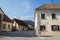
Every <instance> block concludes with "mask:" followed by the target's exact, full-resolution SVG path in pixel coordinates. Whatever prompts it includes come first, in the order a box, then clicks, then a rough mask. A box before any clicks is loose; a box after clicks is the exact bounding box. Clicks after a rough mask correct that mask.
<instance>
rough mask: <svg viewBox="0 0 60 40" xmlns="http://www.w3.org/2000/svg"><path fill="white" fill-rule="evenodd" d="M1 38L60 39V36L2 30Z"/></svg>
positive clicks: (10, 39) (12, 39)
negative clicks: (37, 35)
mask: <svg viewBox="0 0 60 40" xmlns="http://www.w3.org/2000/svg"><path fill="white" fill-rule="evenodd" d="M0 40H60V36H59V35H58V36H56V35H55V36H39V37H36V36H34V33H33V31H17V32H0Z"/></svg>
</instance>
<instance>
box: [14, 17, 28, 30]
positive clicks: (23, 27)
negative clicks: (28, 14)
mask: <svg viewBox="0 0 60 40" xmlns="http://www.w3.org/2000/svg"><path fill="white" fill-rule="evenodd" d="M13 28H15V29H16V30H18V31H23V30H28V25H27V24H26V23H25V22H23V21H22V20H19V19H16V18H14V19H13Z"/></svg>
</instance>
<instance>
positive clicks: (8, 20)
mask: <svg viewBox="0 0 60 40" xmlns="http://www.w3.org/2000/svg"><path fill="white" fill-rule="evenodd" d="M0 10H1V11H2V14H3V21H5V22H11V23H12V20H11V19H10V18H9V17H8V16H7V15H5V13H4V12H3V10H2V9H1V8H0Z"/></svg>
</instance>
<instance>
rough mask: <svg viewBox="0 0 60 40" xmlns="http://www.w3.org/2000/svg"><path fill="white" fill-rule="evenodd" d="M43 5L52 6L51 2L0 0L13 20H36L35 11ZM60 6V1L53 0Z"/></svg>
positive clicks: (39, 0) (0, 4)
mask: <svg viewBox="0 0 60 40" xmlns="http://www.w3.org/2000/svg"><path fill="white" fill-rule="evenodd" d="M43 4H52V2H51V0H0V7H1V8H2V10H3V11H4V13H5V14H6V15H7V16H8V17H9V18H11V19H13V18H17V19H21V20H32V21H33V20H34V12H35V9H36V8H38V7H39V6H41V5H43ZM53 4H60V0H53Z"/></svg>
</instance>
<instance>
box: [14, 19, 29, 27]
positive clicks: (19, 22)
mask: <svg viewBox="0 0 60 40" xmlns="http://www.w3.org/2000/svg"><path fill="white" fill-rule="evenodd" d="M13 21H16V23H17V24H18V25H22V26H26V27H27V26H28V25H27V24H26V23H25V22H23V21H22V20H19V19H16V18H14V19H13Z"/></svg>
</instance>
